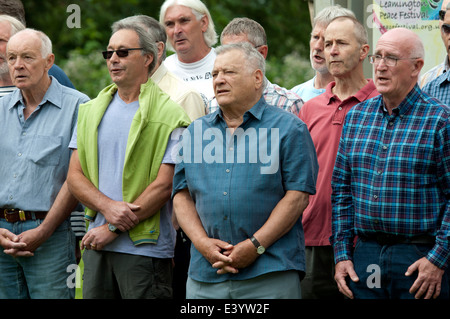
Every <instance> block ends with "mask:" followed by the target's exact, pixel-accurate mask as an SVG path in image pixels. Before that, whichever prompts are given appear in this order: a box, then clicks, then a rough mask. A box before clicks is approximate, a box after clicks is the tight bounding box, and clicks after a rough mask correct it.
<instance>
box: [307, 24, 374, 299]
mask: <svg viewBox="0 0 450 319" xmlns="http://www.w3.org/2000/svg"><path fill="white" fill-rule="evenodd" d="M368 53H369V45H368V37H367V32H366V30H365V29H364V26H363V25H362V24H361V23H360V22H359V21H358V20H356V19H355V18H353V17H349V16H347V17H346V16H343V17H338V18H335V19H334V20H332V21H331V22H330V23H329V24H328V27H327V28H326V30H325V33H324V57H325V60H326V67H327V69H328V70H329V72H330V74H331V75H332V76H333V78H334V79H335V80H334V81H332V82H330V83H329V84H328V85H327V87H326V90H325V92H324V93H323V94H321V95H319V96H316V97H314V98H312V99H310V100H308V101H307V102H306V103H305V105H303V107H302V108H301V110H300V114H299V117H300V119H301V120H302V121H303V122H305V124H306V125H307V126H308V129H309V132H310V134H311V137H312V139H313V141H314V145H315V147H316V150H317V159H318V161H319V167H320V172H319V175H318V177H317V193H316V195H314V196H310V198H309V205H308V207H307V208H306V209H305V211H304V213H303V216H302V221H303V227H304V230H305V245H306V265H307V267H306V276H305V279H304V280H303V281H302V296H303V298H309V299H331V298H333V299H336V298H338V299H343V296H342V295H341V294H340V293H339V291H338V289H337V286H336V282H335V281H334V259H333V249H332V247H331V245H330V241H329V238H330V236H331V175H332V173H333V167H334V162H335V160H336V153H337V148H338V145H339V139H340V137H341V131H342V125H343V124H344V119H345V115H346V114H347V112H348V111H349V110H350V109H351V108H352V107H353V106H354V105H356V104H358V103H361V102H363V101H365V100H367V99H370V98H372V97H374V96H376V95H378V92H377V90H376V89H375V85H374V83H373V81H372V79H366V78H365V77H364V72H363V62H364V60H365V59H366V57H367V54H368Z"/></svg>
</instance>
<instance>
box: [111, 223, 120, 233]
mask: <svg viewBox="0 0 450 319" xmlns="http://www.w3.org/2000/svg"><path fill="white" fill-rule="evenodd" d="M108 229H109V231H110V232H113V233H116V234H117V235H120V234H121V233H122V232H121V231H120V230H119V228H117V227H116V226H114V225H113V224H111V223H108Z"/></svg>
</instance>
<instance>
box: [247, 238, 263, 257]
mask: <svg viewBox="0 0 450 319" xmlns="http://www.w3.org/2000/svg"><path fill="white" fill-rule="evenodd" d="M250 241H251V242H252V243H253V245H254V246H255V247H256V252H257V253H258V255H262V254H264V252H265V251H266V249H265V248H264V246H262V245H261V244H260V243H259V241H258V240H257V239H256V238H255V236H252V237H251V238H250Z"/></svg>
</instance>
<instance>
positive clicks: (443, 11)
mask: <svg viewBox="0 0 450 319" xmlns="http://www.w3.org/2000/svg"><path fill="white" fill-rule="evenodd" d="M445 12H447V11H446V10H439V20H444V18H445Z"/></svg>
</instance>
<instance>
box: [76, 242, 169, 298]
mask: <svg viewBox="0 0 450 319" xmlns="http://www.w3.org/2000/svg"><path fill="white" fill-rule="evenodd" d="M83 261H84V274H83V298H84V299H171V298H172V259H170V258H165V259H162V258H151V257H145V256H136V255H130V254H122V253H115V252H108V251H94V250H85V251H84V253H83Z"/></svg>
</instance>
